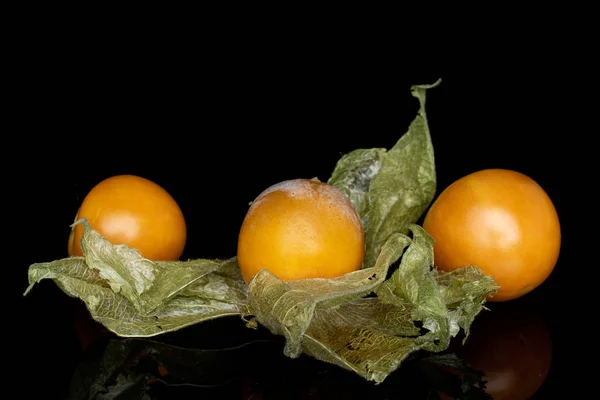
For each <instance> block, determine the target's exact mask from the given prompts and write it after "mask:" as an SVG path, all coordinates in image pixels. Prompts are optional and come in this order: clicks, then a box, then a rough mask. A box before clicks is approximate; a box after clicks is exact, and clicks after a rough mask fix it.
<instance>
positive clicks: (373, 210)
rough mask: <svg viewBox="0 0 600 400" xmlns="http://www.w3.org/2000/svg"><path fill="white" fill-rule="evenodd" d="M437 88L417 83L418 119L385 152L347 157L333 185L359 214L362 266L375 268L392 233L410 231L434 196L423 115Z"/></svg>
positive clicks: (357, 152) (363, 152) (360, 152)
mask: <svg viewBox="0 0 600 400" xmlns="http://www.w3.org/2000/svg"><path fill="white" fill-rule="evenodd" d="M438 84H439V81H438V82H436V83H435V84H433V85H417V86H413V87H412V94H413V96H415V97H416V98H417V99H418V100H419V104H420V108H419V112H418V114H417V116H416V117H415V119H414V120H413V121H412V123H411V124H410V126H409V127H408V131H407V132H406V133H405V134H404V135H402V137H401V138H400V139H399V140H398V142H397V143H396V144H395V145H394V146H393V147H392V148H391V149H390V150H389V151H388V152H387V153H386V152H385V150H383V149H359V150H355V151H353V152H351V153H349V154H347V155H345V156H343V157H342V158H341V159H340V160H339V161H338V163H337V165H336V167H335V169H334V171H333V173H332V175H331V178H330V179H329V181H328V182H329V183H330V184H332V185H334V186H336V187H338V188H339V189H341V190H342V191H343V192H344V193H346V195H347V196H348V197H349V198H350V200H351V201H352V203H353V204H354V206H355V208H356V209H357V211H358V212H359V214H360V216H361V219H362V222H363V226H364V229H365V243H366V254H365V260H364V263H363V264H364V267H365V268H369V267H371V266H373V264H374V263H375V260H376V259H377V256H378V254H379V251H380V249H381V246H383V243H385V241H386V240H387V238H388V237H389V236H390V235H391V234H392V233H393V232H400V233H404V234H406V233H408V227H409V225H411V224H413V223H415V222H417V220H418V219H419V218H420V217H421V215H422V214H423V212H424V211H425V210H426V209H427V207H428V206H429V204H430V203H431V201H432V200H433V197H434V195H435V188H436V173H435V163H434V154H433V145H432V143H431V136H430V133H429V126H428V124H427V116H426V113H425V93H426V91H427V90H428V89H430V88H433V87H435V86H437V85H438Z"/></svg>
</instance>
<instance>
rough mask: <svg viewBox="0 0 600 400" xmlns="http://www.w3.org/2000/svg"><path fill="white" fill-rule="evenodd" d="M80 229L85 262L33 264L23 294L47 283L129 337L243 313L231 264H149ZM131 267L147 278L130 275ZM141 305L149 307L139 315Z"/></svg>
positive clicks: (242, 289) (243, 299)
mask: <svg viewBox="0 0 600 400" xmlns="http://www.w3.org/2000/svg"><path fill="white" fill-rule="evenodd" d="M83 223H84V228H85V229H84V234H83V237H82V242H83V243H85V246H83V249H84V251H85V252H86V254H85V257H69V258H65V259H61V260H56V261H53V262H48V263H38V264H33V265H32V266H31V267H30V268H29V283H30V284H29V287H28V288H27V290H26V292H25V293H26V294H27V293H28V292H29V291H30V290H32V288H33V286H34V285H35V284H36V283H38V282H39V281H41V280H42V279H52V280H53V281H54V282H55V283H56V284H57V285H58V286H59V287H60V288H61V289H62V290H63V291H64V292H65V293H67V294H68V295H70V296H73V297H77V298H79V299H81V300H82V301H83V302H84V303H85V305H86V306H87V308H88V310H89V311H90V314H91V316H92V317H93V318H94V319H95V320H97V321H98V322H100V323H102V324H103V325H104V326H105V327H106V328H107V329H109V330H110V331H112V332H114V333H116V334H117V335H120V336H131V337H136V336H137V337H149V336H155V335H158V334H161V333H165V332H170V331H174V330H177V329H181V328H183V327H185V326H189V325H192V324H196V323H199V322H202V321H206V320H208V319H212V318H217V317H222V316H228V315H241V314H242V313H243V312H244V310H245V305H246V303H247V301H248V300H247V296H248V292H247V288H246V285H245V284H244V282H243V280H242V278H241V274H240V272H239V267H238V266H237V261H236V259H235V258H234V259H230V260H226V261H212V260H193V261H185V262H152V261H150V260H146V259H143V258H142V257H140V256H139V254H138V252H137V251H132V249H130V248H127V247H126V246H122V245H120V246H115V245H112V244H111V243H109V242H108V241H107V240H106V239H105V238H104V237H102V236H101V235H100V234H98V232H96V231H94V230H93V229H92V228H91V227H90V226H89V224H87V222H85V221H83ZM90 265H92V266H90ZM135 266H141V267H140V268H143V270H145V271H146V272H149V273H148V275H147V276H145V277H144V278H141V277H140V275H139V274H136V275H133V274H130V273H129V271H130V268H131V269H134V268H135ZM148 276H152V279H147V278H148ZM132 283H133V284H134V285H135V283H138V287H142V286H143V285H145V290H144V291H142V292H141V293H139V294H138V292H137V291H136V290H132V289H133V285H132ZM125 288H127V289H125ZM140 305H152V307H148V308H150V311H147V312H142V311H141V310H140V308H142V307H140Z"/></svg>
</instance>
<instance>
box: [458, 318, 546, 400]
mask: <svg viewBox="0 0 600 400" xmlns="http://www.w3.org/2000/svg"><path fill="white" fill-rule="evenodd" d="M456 353H457V354H458V355H459V356H460V357H461V358H463V359H464V360H465V361H467V362H468V363H470V364H471V365H472V366H473V367H474V368H475V369H477V370H480V371H482V372H483V373H484V374H485V377H484V380H486V381H487V384H486V385H487V391H488V393H489V394H490V395H491V396H492V397H493V398H494V399H495V400H525V399H528V398H530V397H531V396H533V394H534V393H536V392H537V391H538V390H539V388H540V387H541V386H542V384H543V383H544V381H545V380H546V377H547V375H548V372H549V370H550V364H551V359H552V343H551V338H550V333H549V331H548V329H547V327H546V325H545V323H544V321H543V320H542V318H541V317H540V316H539V315H537V314H533V313H529V312H520V311H511V310H501V309H499V310H494V309H493V308H492V309H491V311H487V312H484V313H483V314H481V315H480V316H478V317H477V319H476V320H475V322H474V323H473V325H472V331H471V336H469V338H468V339H467V342H466V344H465V345H464V346H463V347H459V348H458V349H457V351H456Z"/></svg>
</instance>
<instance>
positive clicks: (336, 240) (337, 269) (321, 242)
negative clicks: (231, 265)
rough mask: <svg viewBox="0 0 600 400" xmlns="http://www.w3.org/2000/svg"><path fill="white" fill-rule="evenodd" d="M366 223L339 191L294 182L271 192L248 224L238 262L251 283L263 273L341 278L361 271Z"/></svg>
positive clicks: (292, 277)
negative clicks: (364, 224) (363, 224)
mask: <svg viewBox="0 0 600 400" xmlns="http://www.w3.org/2000/svg"><path fill="white" fill-rule="evenodd" d="M364 252H365V251H364V231H363V226H362V222H361V218H360V216H359V215H358V213H357V211H356V209H355V208H354V206H353V205H352V203H351V202H350V200H349V199H348V197H347V196H346V195H345V194H344V193H343V192H342V191H341V190H339V189H337V188H336V187H335V186H333V185H330V184H328V183H325V182H321V181H319V180H318V179H316V178H313V179H291V180H285V181H282V182H279V183H277V184H275V185H272V186H270V187H269V188H267V189H266V190H264V191H263V192H262V193H260V194H259V195H258V197H257V198H256V199H255V200H254V201H253V202H252V204H251V206H250V208H249V209H248V211H247V213H246V216H245V218H244V220H243V222H242V225H241V228H240V232H239V237H238V249H237V257H238V264H239V267H240V270H241V272H242V275H243V277H244V280H245V281H246V283H249V282H250V281H251V280H252V278H253V277H254V276H255V275H256V274H257V273H259V272H260V271H261V270H262V269H267V270H268V271H269V272H271V273H272V274H274V275H275V276H277V277H278V278H279V279H281V280H284V281H291V280H298V279H309V278H335V277H339V276H341V275H344V274H346V273H349V272H352V271H356V270H358V269H360V268H361V266H362V262H363V258H364Z"/></svg>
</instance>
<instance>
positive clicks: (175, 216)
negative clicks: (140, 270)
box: [69, 175, 186, 260]
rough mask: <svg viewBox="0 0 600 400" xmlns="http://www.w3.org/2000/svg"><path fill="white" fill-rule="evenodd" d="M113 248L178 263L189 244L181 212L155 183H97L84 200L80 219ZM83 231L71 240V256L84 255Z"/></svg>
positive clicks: (128, 178)
mask: <svg viewBox="0 0 600 400" xmlns="http://www.w3.org/2000/svg"><path fill="white" fill-rule="evenodd" d="M80 218H85V219H87V221H88V222H89V223H90V225H91V226H92V227H93V228H94V229H95V230H96V231H98V232H99V233H100V234H101V235H103V236H104V237H106V239H107V240H108V241H109V242H111V243H113V244H126V245H128V246H130V247H134V248H136V249H137V250H139V251H140V253H141V254H142V256H144V257H146V258H148V259H151V260H178V259H179V258H180V257H181V255H182V253H183V249H184V246H185V242H186V224H185V220H184V217H183V213H182V212H181V209H180V208H179V206H178V205H177V203H176V202H175V200H174V199H173V197H171V195H170V194H169V193H167V191H166V190H165V189H163V188H162V187H161V186H159V185H157V184H156V183H154V182H152V181H149V180H148V179H145V178H142V177H138V176H134V175H117V176H113V177H110V178H107V179H105V180H103V181H102V182H100V183H98V184H97V185H96V186H95V187H94V188H92V190H91V191H90V192H89V193H88V194H87V195H86V197H85V198H84V200H83V202H82V204H81V207H80V209H79V212H78V214H77V219H80ZM82 233H83V227H82V226H81V224H78V225H76V226H75V227H74V229H73V230H72V231H71V235H70V237H69V256H81V255H83V253H82V251H81V247H80V241H81V235H82Z"/></svg>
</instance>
